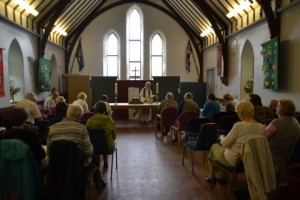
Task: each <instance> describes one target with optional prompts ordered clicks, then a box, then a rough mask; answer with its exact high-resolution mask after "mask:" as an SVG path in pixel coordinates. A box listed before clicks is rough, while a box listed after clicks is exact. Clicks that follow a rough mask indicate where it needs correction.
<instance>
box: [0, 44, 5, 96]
mask: <svg viewBox="0 0 300 200" xmlns="http://www.w3.org/2000/svg"><path fill="white" fill-rule="evenodd" d="M2 50H3V49H1V48H0V97H4V96H5V93H4V72H3V53H2Z"/></svg>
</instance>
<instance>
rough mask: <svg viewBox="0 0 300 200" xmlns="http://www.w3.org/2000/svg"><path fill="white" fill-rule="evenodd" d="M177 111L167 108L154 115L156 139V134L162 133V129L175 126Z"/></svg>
mask: <svg viewBox="0 0 300 200" xmlns="http://www.w3.org/2000/svg"><path fill="white" fill-rule="evenodd" d="M176 112H177V109H176V108H174V107H168V108H165V109H163V110H162V111H161V113H160V114H157V115H156V126H155V136H156V137H157V132H158V131H160V132H161V133H162V132H163V128H164V127H170V126H171V125H174V124H175V120H176Z"/></svg>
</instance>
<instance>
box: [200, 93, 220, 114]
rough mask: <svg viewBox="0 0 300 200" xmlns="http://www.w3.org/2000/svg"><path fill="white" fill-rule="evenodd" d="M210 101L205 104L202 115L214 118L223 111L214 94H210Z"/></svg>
mask: <svg viewBox="0 0 300 200" xmlns="http://www.w3.org/2000/svg"><path fill="white" fill-rule="evenodd" d="M207 99H208V101H207V102H206V103H205V104H204V106H203V110H202V112H201V115H202V116H203V117H205V118H209V119H210V118H212V117H213V116H214V114H216V113H218V112H220V111H221V106H220V104H219V102H218V101H217V100H216V97H215V95H214V94H209V95H208V97H207Z"/></svg>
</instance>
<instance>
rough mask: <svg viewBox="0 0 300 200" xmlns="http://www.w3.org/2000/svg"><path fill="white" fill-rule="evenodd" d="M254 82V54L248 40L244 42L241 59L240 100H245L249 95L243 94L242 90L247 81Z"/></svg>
mask: <svg viewBox="0 0 300 200" xmlns="http://www.w3.org/2000/svg"><path fill="white" fill-rule="evenodd" d="M251 80H253V81H254V53H253V47H252V45H251V43H250V42H249V40H247V41H246V43H245V45H244V48H243V51H242V57H241V89H240V94H241V95H240V97H241V99H246V98H247V97H248V96H249V94H248V93H246V92H245V90H244V88H245V86H246V84H247V81H251Z"/></svg>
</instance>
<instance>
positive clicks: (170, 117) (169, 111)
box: [160, 107, 177, 126]
mask: <svg viewBox="0 0 300 200" xmlns="http://www.w3.org/2000/svg"><path fill="white" fill-rule="evenodd" d="M176 113H177V109H176V108H175V107H167V108H164V109H163V110H162V111H161V113H160V116H161V123H162V126H171V125H174V124H175V120H176Z"/></svg>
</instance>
